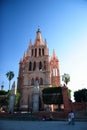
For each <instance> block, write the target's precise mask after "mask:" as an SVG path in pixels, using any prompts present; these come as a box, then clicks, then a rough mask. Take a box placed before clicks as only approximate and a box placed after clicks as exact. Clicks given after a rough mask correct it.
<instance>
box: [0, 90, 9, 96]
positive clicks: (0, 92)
mask: <svg viewBox="0 0 87 130" xmlns="http://www.w3.org/2000/svg"><path fill="white" fill-rule="evenodd" d="M7 93H8V92H7V91H4V90H0V95H6V94H7Z"/></svg>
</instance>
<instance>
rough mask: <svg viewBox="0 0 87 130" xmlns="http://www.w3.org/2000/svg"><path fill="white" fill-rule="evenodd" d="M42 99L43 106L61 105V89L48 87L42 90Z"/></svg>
mask: <svg viewBox="0 0 87 130" xmlns="http://www.w3.org/2000/svg"><path fill="white" fill-rule="evenodd" d="M42 97H43V102H44V104H49V105H51V104H59V105H60V104H62V103H63V97H62V88H61V87H48V88H44V89H43V90H42Z"/></svg>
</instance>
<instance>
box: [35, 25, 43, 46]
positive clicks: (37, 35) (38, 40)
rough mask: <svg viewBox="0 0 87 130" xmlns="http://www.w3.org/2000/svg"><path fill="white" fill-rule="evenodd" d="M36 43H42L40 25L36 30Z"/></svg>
mask: <svg viewBox="0 0 87 130" xmlns="http://www.w3.org/2000/svg"><path fill="white" fill-rule="evenodd" d="M34 45H36V46H38V45H42V36H41V31H40V28H39V27H38V30H37V32H36V39H35V43H34Z"/></svg>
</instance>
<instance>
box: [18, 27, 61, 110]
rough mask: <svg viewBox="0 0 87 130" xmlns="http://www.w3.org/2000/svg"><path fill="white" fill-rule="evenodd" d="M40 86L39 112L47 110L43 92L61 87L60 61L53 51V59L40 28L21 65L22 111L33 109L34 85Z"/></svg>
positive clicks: (19, 84)
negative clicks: (48, 88) (49, 88)
mask: <svg viewBox="0 0 87 130" xmlns="http://www.w3.org/2000/svg"><path fill="white" fill-rule="evenodd" d="M36 81H38V85H39V110H42V109H46V107H47V106H46V105H44V104H43V101H42V90H43V89H44V88H46V87H54V86H56V87H58V86H60V69H59V60H58V58H57V56H56V54H55V52H54V50H53V54H52V57H50V55H49V48H48V46H47V42H46V40H44V41H43V39H42V35H41V31H40V29H39V28H38V30H37V32H36V38H35V42H34V43H32V42H31V41H30V43H29V47H28V49H27V51H26V52H25V53H24V56H23V58H22V59H21V60H20V63H19V74H18V91H19V92H20V94H21V98H20V109H21V110H27V109H32V108H33V102H34V101H33V96H34V85H35V82H36Z"/></svg>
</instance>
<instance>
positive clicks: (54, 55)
mask: <svg viewBox="0 0 87 130" xmlns="http://www.w3.org/2000/svg"><path fill="white" fill-rule="evenodd" d="M54 57H56V54H55V51H54V49H53V58H54Z"/></svg>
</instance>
